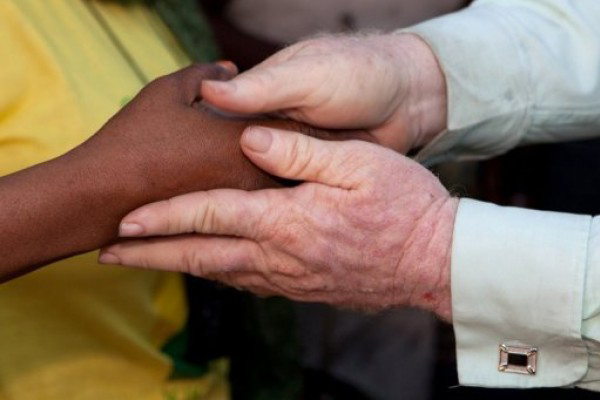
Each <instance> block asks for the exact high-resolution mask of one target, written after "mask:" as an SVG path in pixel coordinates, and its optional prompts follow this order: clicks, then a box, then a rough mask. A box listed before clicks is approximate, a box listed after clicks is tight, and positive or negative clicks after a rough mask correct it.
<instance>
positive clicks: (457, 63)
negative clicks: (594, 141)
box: [405, 0, 600, 164]
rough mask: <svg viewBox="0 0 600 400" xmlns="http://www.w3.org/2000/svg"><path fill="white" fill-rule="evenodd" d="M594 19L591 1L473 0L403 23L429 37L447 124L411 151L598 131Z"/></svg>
mask: <svg viewBox="0 0 600 400" xmlns="http://www.w3.org/2000/svg"><path fill="white" fill-rule="evenodd" d="M598 21H600V1H598V0H577V1H569V0H479V1H476V2H475V3H474V4H473V5H472V6H470V7H468V8H467V9H465V10H463V11H461V12H458V13H454V14H449V15H447V16H444V17H440V18H436V19H433V20H430V21H428V22H425V23H423V24H420V25H417V26H415V27H412V28H409V29H407V30H405V31H408V32H411V33H415V34H417V35H419V36H420V37H421V38H423V39H424V40H425V41H426V42H427V43H428V44H429V45H430V46H431V48H432V49H433V51H434V52H435V53H436V55H437V57H438V59H439V62H440V65H441V67H442V70H443V71H444V74H445V76H446V82H447V89H448V130H447V132H444V133H443V134H441V135H440V136H438V138H436V139H435V140H434V141H432V142H431V143H430V144H429V145H428V146H427V147H426V148H424V149H423V150H422V151H421V152H420V154H418V156H417V158H418V159H419V160H420V161H422V162H425V163H427V164H432V163H436V162H441V161H447V160H456V159H459V160H468V159H470V160H472V159H481V158H486V157H490V156H493V155H496V154H500V153H503V152H506V151H508V150H509V149H511V148H513V147H515V146H517V145H520V144H527V143H539V142H553V141H559V140H575V139H583V138H588V137H593V136H599V135H600V23H598Z"/></svg>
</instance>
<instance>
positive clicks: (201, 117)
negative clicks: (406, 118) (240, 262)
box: [0, 64, 372, 281]
mask: <svg viewBox="0 0 600 400" xmlns="http://www.w3.org/2000/svg"><path fill="white" fill-rule="evenodd" d="M231 76H232V72H231V71H229V70H228V69H227V68H223V67H220V66H217V65H208V64H206V65H199V66H192V67H188V68H186V69H184V70H181V71H179V72H176V73H173V74H171V75H168V76H165V77H162V78H159V79H157V80H156V81H154V82H152V83H150V84H149V85H148V86H147V87H146V88H144V89H143V90H142V91H141V92H140V93H139V94H138V95H137V96H136V97H135V98H134V99H133V100H132V101H131V102H130V103H129V104H128V105H127V106H126V107H124V108H123V109H122V110H121V111H120V112H119V113H117V114H116V115H115V116H114V117H113V118H111V119H110V120H109V121H108V122H107V123H106V124H105V125H104V126H103V127H102V128H101V129H100V130H99V131H98V132H97V133H96V134H95V135H93V136H92V137H91V138H90V139H89V140H88V141H86V142H85V143H83V144H82V145H80V146H79V147H77V148H75V149H73V150H72V151H70V152H69V153H67V154H65V155H64V156H62V157H59V158H57V159H55V160H52V161H49V162H46V163H43V164H40V165H37V166H34V167H32V168H29V169H26V170H23V171H20V172H18V173H15V174H12V175H9V176H6V177H3V178H0V226H2V230H1V231H0V243H2V248H0V259H2V260H3V262H2V269H1V270H0V281H2V280H6V279H9V278H12V277H15V276H18V275H20V274H22V273H25V272H27V271H30V270H32V269H34V268H36V267H39V266H41V265H44V264H46V263H49V262H51V261H54V260H57V259H60V258H64V257H67V256H70V255H74V254H78V253H81V252H85V251H90V250H93V249H96V248H98V247H100V246H102V245H106V244H107V243H110V242H111V241H113V240H114V239H116V237H117V232H118V226H119V221H120V219H121V218H122V217H123V216H124V215H126V214H127V212H129V211H131V210H132V209H134V208H136V207H139V206H141V205H143V204H146V203H149V202H152V201H156V200H160V199H165V198H169V197H172V196H175V195H178V194H183V193H187V192H191V191H195V190H206V189H212V188H218V187H229V188H239V189H246V190H248V189H258V188H264V187H275V186H279V185H280V184H281V183H282V181H281V180H278V179H276V178H274V177H272V176H270V175H269V174H267V173H265V172H263V171H261V170H260V169H258V168H256V167H255V166H254V165H253V164H252V163H250V162H249V161H248V160H247V159H246V157H245V156H244V155H243V153H242V152H241V150H240V146H239V137H240V135H241V133H242V131H243V129H244V128H245V127H246V126H247V125H248V124H250V123H258V124H263V125H268V126H277V127H282V128H287V129H299V130H301V131H302V130H304V131H306V132H307V133H310V134H313V135H317V136H321V137H335V138H338V137H339V138H343V137H345V136H348V137H360V138H363V139H366V140H372V139H370V138H369V135H367V134H365V133H356V134H354V133H344V134H341V135H339V136H338V135H333V134H330V133H327V132H324V131H319V130H315V129H312V128H308V127H305V126H301V125H300V124H298V123H295V122H292V121H284V120H279V121H276V120H248V119H244V120H239V119H235V120H234V119H230V118H224V117H222V116H219V115H217V114H215V113H214V112H211V111H209V110H208V109H207V108H206V107H204V106H202V105H201V104H200V103H199V101H200V97H199V91H200V87H201V83H202V81H203V80H204V79H209V78H210V79H227V78H229V77H231ZM83 221H85V222H83ZM32 243H35V244H36V245H35V246H32Z"/></svg>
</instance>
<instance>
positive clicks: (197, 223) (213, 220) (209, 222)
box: [192, 193, 218, 232]
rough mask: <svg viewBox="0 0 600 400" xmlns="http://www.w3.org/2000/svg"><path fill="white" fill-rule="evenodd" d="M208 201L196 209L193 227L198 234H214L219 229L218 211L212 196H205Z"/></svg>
mask: <svg viewBox="0 0 600 400" xmlns="http://www.w3.org/2000/svg"><path fill="white" fill-rule="evenodd" d="M204 196H205V197H206V199H205V200H206V201H204V202H203V205H202V206H199V207H195V209H194V214H193V217H192V226H193V229H194V231H196V232H212V231H214V230H216V229H217V223H218V220H217V210H216V207H215V205H214V203H213V201H212V200H211V196H210V194H208V193H207V194H205V195H204Z"/></svg>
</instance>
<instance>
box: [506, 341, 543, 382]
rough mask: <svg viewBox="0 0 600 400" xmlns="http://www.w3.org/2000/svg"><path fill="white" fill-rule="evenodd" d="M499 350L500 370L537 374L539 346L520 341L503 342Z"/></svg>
mask: <svg viewBox="0 0 600 400" xmlns="http://www.w3.org/2000/svg"><path fill="white" fill-rule="evenodd" d="M499 350H500V361H499V363H498V371H500V372H511V373H515V374H525V375H535V371H536V368H537V356H538V349H537V347H533V346H529V345H526V344H523V343H520V342H510V343H503V344H501V345H500V346H499Z"/></svg>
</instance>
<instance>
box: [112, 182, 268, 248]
mask: <svg viewBox="0 0 600 400" xmlns="http://www.w3.org/2000/svg"><path fill="white" fill-rule="evenodd" d="M271 201H272V200H271V198H270V197H269V196H268V195H267V193H266V192H246V191H243V190H234V189H216V190H210V191H206V192H195V193H189V194H185V195H182V196H177V197H174V198H172V199H169V200H164V201H159V202H157V203H152V204H148V205H146V206H143V207H141V208H139V209H137V210H135V211H133V212H131V213H130V214H129V215H127V216H126V217H125V218H123V221H122V222H121V226H120V230H119V233H120V235H121V236H122V237H136V236H157V235H180V234H184V233H203V234H213V235H231V236H244V237H250V238H251V237H253V236H254V235H255V233H256V231H257V229H258V228H259V221H260V220H261V218H262V217H263V216H264V215H266V214H267V212H268V211H269V209H270V208H272V207H271Z"/></svg>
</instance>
